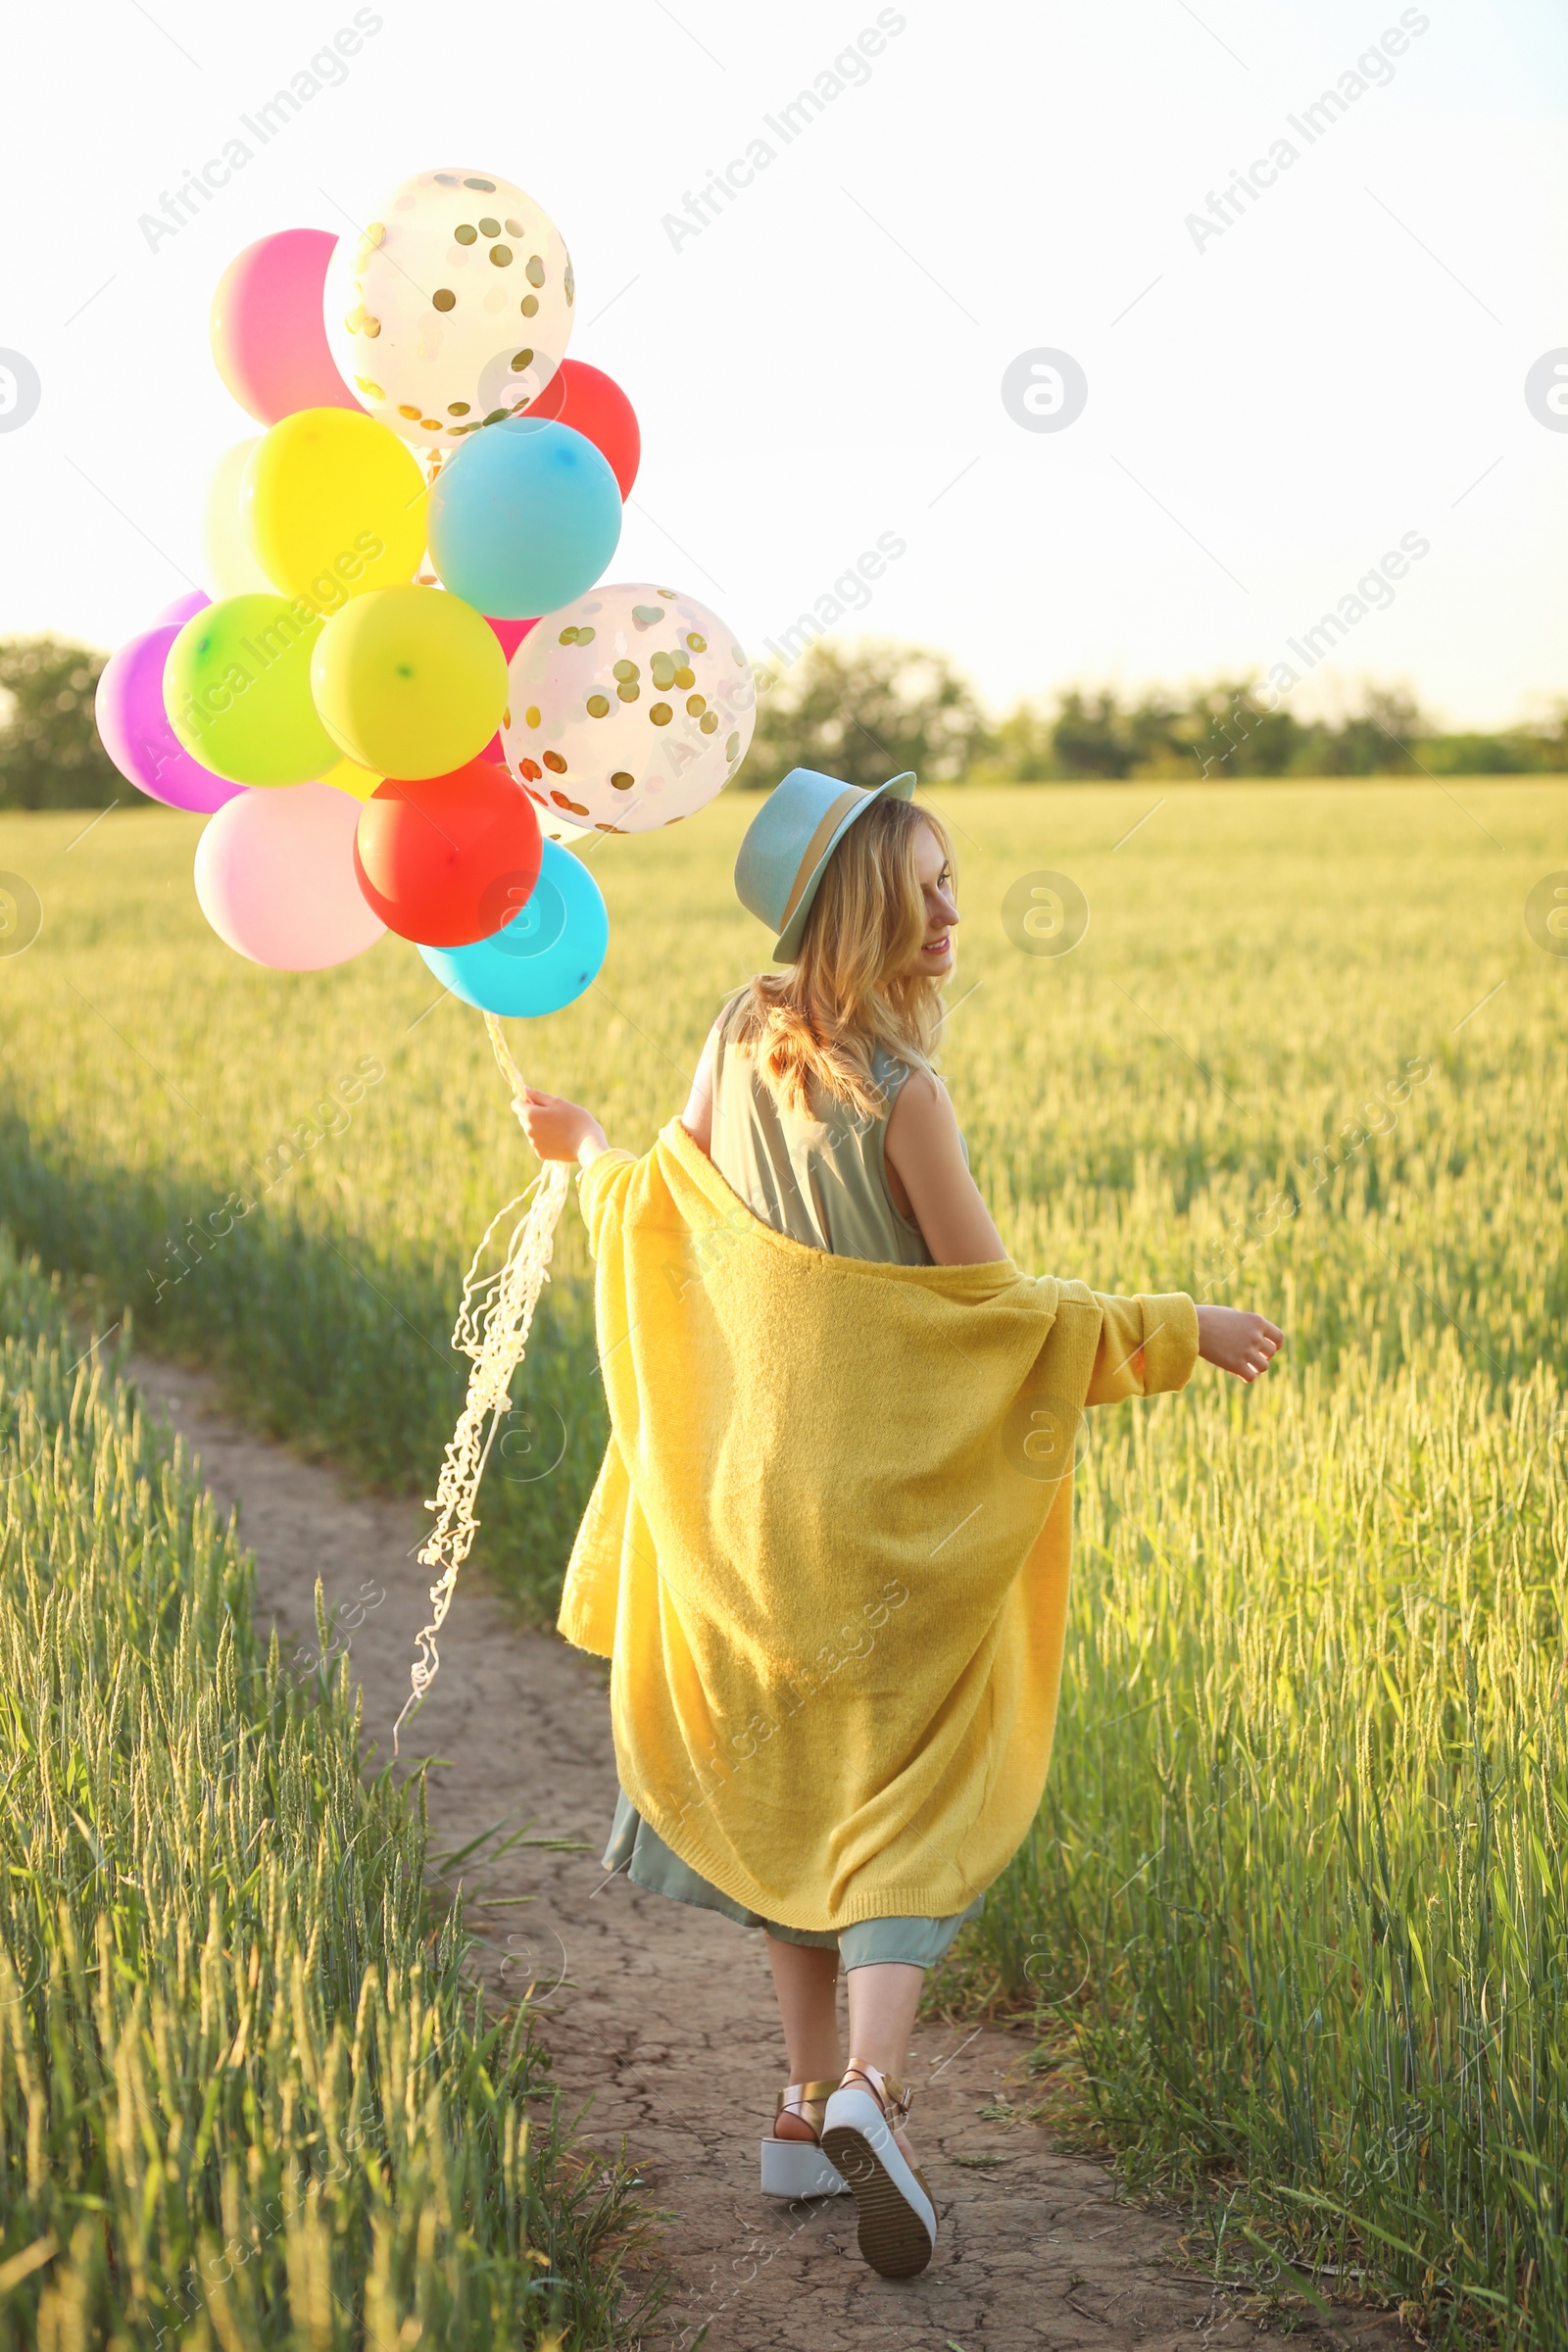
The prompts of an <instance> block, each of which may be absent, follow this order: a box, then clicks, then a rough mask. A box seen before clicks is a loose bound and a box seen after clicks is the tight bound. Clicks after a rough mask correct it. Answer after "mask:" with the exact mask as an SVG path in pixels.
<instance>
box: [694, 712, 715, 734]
mask: <svg viewBox="0 0 1568 2352" xmlns="http://www.w3.org/2000/svg"><path fill="white" fill-rule="evenodd" d="M697 724H698V725H699V726H700V727H701V728H702V730H703V733H704V734H705V735H716V734H717V733H718V712H717V711H704V712H703V715H702V717H701V718H700V719H699V720H698V721H697Z"/></svg>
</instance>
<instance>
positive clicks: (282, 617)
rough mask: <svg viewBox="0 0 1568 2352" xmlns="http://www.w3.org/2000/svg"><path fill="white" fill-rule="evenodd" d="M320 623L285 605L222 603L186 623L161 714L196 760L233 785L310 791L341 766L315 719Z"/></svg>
mask: <svg viewBox="0 0 1568 2352" xmlns="http://www.w3.org/2000/svg"><path fill="white" fill-rule="evenodd" d="M320 633H321V615H320V614H319V613H313V612H312V610H311V608H310V606H309V605H307V604H302V603H298V602H296V601H294V600H292V599H290V598H289V597H286V596H225V597H223V598H222V599H221V602H220V603H218V604H216V605H206V606H204V607H203V609H202V611H201V612H200V613H193V614H192V616H191V618H190V619H189V620H187V621H186V623H185V625H184V627H183V628H182V629H181V630H180V632H179V635H178V636H177V637H176V638H175V639H174V642H173V644H172V646H171V647H170V649H169V659H168V661H167V662H165V664H164V709H165V710H166V711H168V713H169V723H170V725H171V726H172V728H173V730H174V733H175V734H176V735H177V736H178V738H179V740H180V742H181V743H182V744H183V745H184V747H185V749H186V751H187V752H189V753H190V755H191V757H192V758H193V759H196V760H200V761H201V763H202V765H203V767H210V768H211V769H212V771H213V773H214V775H215V776H223V777H225V778H226V779H227V781H228V782H229V783H230V784H309V783H311V782H312V781H313V780H314V779H315V778H316V777H318V776H323V775H324V774H325V773H326V771H327V769H328V768H329V767H331V766H333V765H334V764H335V763H336V761H337V760H339V759H340V758H341V757H342V755H341V754H340V752H339V751H338V748H337V746H336V744H335V743H334V742H333V741H332V738H331V736H330V735H329V734H328V733H327V731H326V729H325V728H324V727H323V726H322V724H321V722H320V720H319V718H318V717H317V715H316V705H315V703H314V702H313V701H312V699H311V655H312V653H313V652H314V650H315V646H316V640H317V638H318V637H319V635H320Z"/></svg>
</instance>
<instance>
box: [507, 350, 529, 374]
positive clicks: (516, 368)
mask: <svg viewBox="0 0 1568 2352" xmlns="http://www.w3.org/2000/svg"><path fill="white" fill-rule="evenodd" d="M532 366H533V353H532V352H531V351H515V352H514V353H513V355H512V372H513V374H514V375H521V374H522V373H523V371H524V369H526V368H531V367H532Z"/></svg>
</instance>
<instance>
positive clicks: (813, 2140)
mask: <svg viewBox="0 0 1568 2352" xmlns="http://www.w3.org/2000/svg"><path fill="white" fill-rule="evenodd" d="M837 2088H838V2084H837V2083H836V2082H791V2083H789V2084H788V2085H787V2087H786V2088H785V2089H783V2090H781V2091H780V2092H779V2094H778V2105H777V2107H776V2109H775V2110H774V2114H775V2120H776V2118H777V2117H778V2116H780V2115H793V2116H795V2117H796V2118H797V2119H798V2120H799V2121H800V2122H801V2123H803V2124H805V2125H806V2127H807V2128H808V2130H809V2131H810V2132H811V2134H812V2136H811V2137H810V2138H809V2139H780V2138H779V2137H778V2136H777V2134H776V2133H775V2132H772V2131H770V2132H769V2133H768V2135H767V2137H766V2138H765V2139H764V2140H763V2142H762V2194H763V2196H764V2197H841V2196H843V2195H844V2194H845V2192H846V2190H847V2189H848V2187H849V2182H848V2181H847V2180H843V2179H842V2178H841V2177H840V2175H839V2174H838V2173H836V2172H835V2171H834V2169H833V2167H832V2165H831V2164H829V2162H828V2160H827V2158H826V2157H825V2156H824V2155H823V2153H822V2150H821V2147H820V2146H819V2144H818V2142H819V2140H820V2137H821V2131H822V2113H823V2108H824V2106H825V2103H826V2101H827V2099H828V2098H829V2096H830V2095H831V2093H832V2092H834V2091H835V2090H836V2089H837Z"/></svg>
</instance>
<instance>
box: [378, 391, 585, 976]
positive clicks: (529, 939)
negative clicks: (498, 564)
mask: <svg viewBox="0 0 1568 2352" xmlns="http://www.w3.org/2000/svg"><path fill="white" fill-rule="evenodd" d="M492 429H493V428H492ZM543 847H544V861H543V863H542V864H541V866H540V868H539V879H538V881H537V882H536V883H535V884H534V886H533V890H532V892H531V893H530V895H529V898H528V901H527V904H526V905H525V906H523V907H519V908H518V909H517V912H516V913H515V915H514V916H513V918H512V920H511V922H510V923H504V924H503V925H502V927H501V929H500V930H499V931H493V932H492V933H491V935H490V937H489V938H488V939H476V940H475V941H474V942H473V943H472V945H471V946H469V947H466V948H421V949H420V950H419V954H420V955H421V956H423V957H424V960H425V962H426V963H427V964H428V965H429V967H430V969H431V971H432V972H434V974H435V976H436V978H437V979H438V980H439V981H441V982H442V983H443V985H444V986H446V987H447V988H450V989H451V991H452V993H453V995H454V996H455V997H461V998H462V999H463V1002H464V1003H465V1005H473V1006H474V1007H475V1009H476V1010H477V1011H479V1012H494V1013H502V1014H507V1015H515V1014H524V1013H525V1014H529V1015H531V1016H532V1017H533V1018H535V1019H537V1018H538V1016H539V1015H540V1014H541V1013H546V1012H560V1010H561V1009H562V1007H563V1005H571V1004H573V1003H575V1001H576V999H577V998H578V997H580V996H581V995H582V993H583V990H584V989H585V988H590V987H591V986H592V985H593V982H594V980H595V979H596V978H597V976H598V972H599V967H600V965H601V964H602V963H603V962H604V960H605V950H606V949H607V948H608V947H609V945H610V917H609V915H608V914H607V913H606V912H605V902H604V900H603V899H602V898H601V896H600V894H599V885H598V883H597V882H596V881H595V880H594V878H593V876H592V874H591V873H590V872H589V871H588V868H587V867H586V866H585V865H583V864H581V863H580V862H579V860H578V859H577V858H573V857H572V855H571V853H570V852H569V851H568V850H563V849H558V848H557V846H556V844H555V843H554V842H553V841H547V842H545V843H544V845H543Z"/></svg>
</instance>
